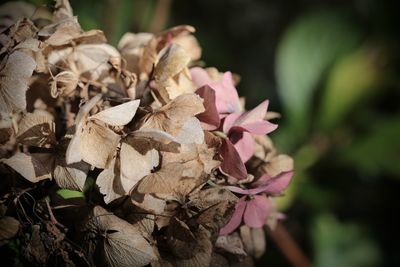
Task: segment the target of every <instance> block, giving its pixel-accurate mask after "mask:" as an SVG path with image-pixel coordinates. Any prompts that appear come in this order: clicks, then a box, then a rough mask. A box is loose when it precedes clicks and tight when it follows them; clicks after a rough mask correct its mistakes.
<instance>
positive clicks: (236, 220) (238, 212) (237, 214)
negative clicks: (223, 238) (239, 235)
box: [219, 197, 246, 235]
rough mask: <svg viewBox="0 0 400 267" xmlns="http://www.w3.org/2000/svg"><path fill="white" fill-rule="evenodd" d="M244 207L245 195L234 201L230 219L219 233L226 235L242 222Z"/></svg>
mask: <svg viewBox="0 0 400 267" xmlns="http://www.w3.org/2000/svg"><path fill="white" fill-rule="evenodd" d="M245 208H246V200H245V197H242V198H240V199H239V201H238V203H236V206H235V211H234V213H233V215H232V218H231V220H230V221H229V222H228V223H227V224H226V225H225V226H224V227H222V228H221V230H220V232H219V235H227V234H230V233H232V232H233V231H235V230H236V228H238V227H239V225H240V223H241V222H242V217H243V213H244V210H245Z"/></svg>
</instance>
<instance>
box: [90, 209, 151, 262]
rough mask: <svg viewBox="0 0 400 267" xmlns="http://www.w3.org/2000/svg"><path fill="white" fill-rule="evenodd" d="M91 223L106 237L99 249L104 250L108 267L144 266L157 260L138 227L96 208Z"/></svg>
mask: <svg viewBox="0 0 400 267" xmlns="http://www.w3.org/2000/svg"><path fill="white" fill-rule="evenodd" d="M91 223H92V224H93V225H94V227H95V228H96V229H98V230H99V231H101V232H102V233H103V234H104V235H105V238H104V239H103V240H101V241H100V242H102V243H103V244H102V246H98V248H99V249H102V250H103V251H102V252H103V253H101V254H100V255H102V256H103V257H104V259H103V260H105V262H106V263H107V265H108V266H133V267H135V266H144V265H147V264H149V263H150V261H152V260H155V259H156V255H155V253H154V250H153V248H152V246H151V245H150V244H149V243H148V241H147V240H146V239H144V238H143V236H142V235H141V234H140V231H139V230H138V229H137V227H135V226H133V225H131V224H129V223H128V222H126V221H124V220H122V219H120V218H118V217H117V216H115V215H114V214H112V213H110V212H108V211H106V210H105V209H103V208H102V207H100V206H96V207H94V209H93V217H92V220H91ZM101 260H102V259H100V261H101Z"/></svg>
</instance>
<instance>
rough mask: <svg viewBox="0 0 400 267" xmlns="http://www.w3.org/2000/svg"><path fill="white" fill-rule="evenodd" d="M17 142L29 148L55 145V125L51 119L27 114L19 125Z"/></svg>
mask: <svg viewBox="0 0 400 267" xmlns="http://www.w3.org/2000/svg"><path fill="white" fill-rule="evenodd" d="M17 141H18V142H19V143H21V144H24V145H28V146H36V147H44V146H46V145H54V144H55V142H56V137H55V124H54V122H53V120H52V119H51V117H49V116H44V115H39V114H35V113H25V114H24V115H23V117H22V119H21V121H20V122H19V124H18V133H17Z"/></svg>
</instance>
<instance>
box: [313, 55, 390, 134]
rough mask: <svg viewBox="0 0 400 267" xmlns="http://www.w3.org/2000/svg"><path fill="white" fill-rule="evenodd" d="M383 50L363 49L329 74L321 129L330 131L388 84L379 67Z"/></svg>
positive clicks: (348, 57)
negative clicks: (378, 62) (377, 90)
mask: <svg viewBox="0 0 400 267" xmlns="http://www.w3.org/2000/svg"><path fill="white" fill-rule="evenodd" d="M379 52H380V51H379V48H368V49H366V48H363V49H360V50H358V51H355V52H354V53H352V54H350V55H348V56H346V57H344V58H342V59H341V60H340V61H339V62H337V63H336V64H335V66H334V67H333V69H332V71H331V72H330V74H329V77H328V81H327V83H326V89H325V91H324V95H323V97H322V101H321V102H322V104H321V110H320V112H318V113H317V114H318V115H319V117H318V119H319V120H318V122H319V123H318V125H319V129H322V130H325V131H329V130H331V129H333V128H334V127H336V126H338V124H340V123H341V122H342V121H343V119H345V118H346V116H347V115H348V114H349V112H351V111H352V110H353V109H354V108H355V107H356V106H358V105H359V104H360V103H361V102H362V101H363V100H365V99H367V98H368V97H369V96H371V95H372V93H374V92H375V91H376V90H374V89H377V88H379V86H380V85H381V84H382V83H383V82H384V79H383V73H382V71H381V69H380V67H378V66H377V64H376V62H375V61H376V56H377V55H379V54H382V53H379Z"/></svg>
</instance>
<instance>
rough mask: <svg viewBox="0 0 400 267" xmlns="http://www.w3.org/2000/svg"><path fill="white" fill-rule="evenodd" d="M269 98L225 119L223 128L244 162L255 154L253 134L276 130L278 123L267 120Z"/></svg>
mask: <svg viewBox="0 0 400 267" xmlns="http://www.w3.org/2000/svg"><path fill="white" fill-rule="evenodd" d="M267 109H268V100H265V101H264V102H262V103H261V104H259V105H258V106H257V107H255V108H254V109H252V110H250V111H247V112H243V113H238V112H235V113H232V114H229V115H228V116H227V117H226V118H225V119H224V124H223V128H222V130H223V131H224V133H225V134H227V136H228V138H229V139H230V141H231V142H232V143H233V145H234V147H235V149H236V150H237V152H238V153H239V155H240V158H241V159H242V161H243V162H246V161H248V160H249V159H250V158H251V157H252V156H253V154H254V141H253V137H252V136H251V135H252V134H257V135H264V134H268V133H270V132H272V131H274V130H275V129H276V128H278V125H276V124H273V123H270V122H269V121H266V120H265V119H264V118H265V115H266V113H267Z"/></svg>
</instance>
